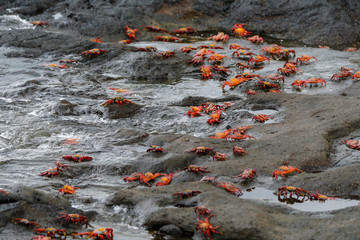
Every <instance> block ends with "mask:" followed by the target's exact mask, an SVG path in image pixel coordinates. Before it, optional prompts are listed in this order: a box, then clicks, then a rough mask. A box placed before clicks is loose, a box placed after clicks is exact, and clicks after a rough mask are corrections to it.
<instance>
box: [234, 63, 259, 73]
mask: <svg viewBox="0 0 360 240" xmlns="http://www.w3.org/2000/svg"><path fill="white" fill-rule="evenodd" d="M236 66H237V67H238V68H239V70H240V72H244V71H245V69H249V70H251V71H255V69H254V68H253V67H251V66H249V65H248V64H246V63H237V64H236Z"/></svg>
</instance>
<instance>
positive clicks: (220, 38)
mask: <svg viewBox="0 0 360 240" xmlns="http://www.w3.org/2000/svg"><path fill="white" fill-rule="evenodd" d="M229 38H230V37H229V35H227V34H225V33H223V32H220V33H218V34H217V35H214V36H212V37H209V38H208V40H214V41H217V42H219V41H223V42H227V41H229Z"/></svg>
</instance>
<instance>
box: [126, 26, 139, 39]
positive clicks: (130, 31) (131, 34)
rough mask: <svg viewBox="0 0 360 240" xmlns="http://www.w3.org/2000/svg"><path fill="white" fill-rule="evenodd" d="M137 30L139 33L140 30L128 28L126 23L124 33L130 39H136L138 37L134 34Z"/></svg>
mask: <svg viewBox="0 0 360 240" xmlns="http://www.w3.org/2000/svg"><path fill="white" fill-rule="evenodd" d="M137 32H138V33H139V34H141V32H140V31H139V30H137V29H131V28H129V25H127V26H126V27H125V35H126V37H127V38H128V39H129V40H130V41H133V40H138V39H137V38H136V36H135V34H136V33H137Z"/></svg>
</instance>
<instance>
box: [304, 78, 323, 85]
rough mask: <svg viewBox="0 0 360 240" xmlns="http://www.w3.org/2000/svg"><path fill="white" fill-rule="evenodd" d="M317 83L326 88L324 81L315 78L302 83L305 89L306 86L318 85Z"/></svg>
mask: <svg viewBox="0 0 360 240" xmlns="http://www.w3.org/2000/svg"><path fill="white" fill-rule="evenodd" d="M318 83H320V84H321V86H323V84H325V86H326V81H325V80H324V79H322V78H316V77H313V78H310V79H306V80H305V82H304V86H305V87H306V84H318Z"/></svg>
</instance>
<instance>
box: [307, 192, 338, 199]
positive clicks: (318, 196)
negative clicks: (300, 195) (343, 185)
mask: <svg viewBox="0 0 360 240" xmlns="http://www.w3.org/2000/svg"><path fill="white" fill-rule="evenodd" d="M333 199H336V197H328V196H325V195H322V194H319V190H318V191H316V194H313V193H311V194H310V200H319V201H326V200H333Z"/></svg>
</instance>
